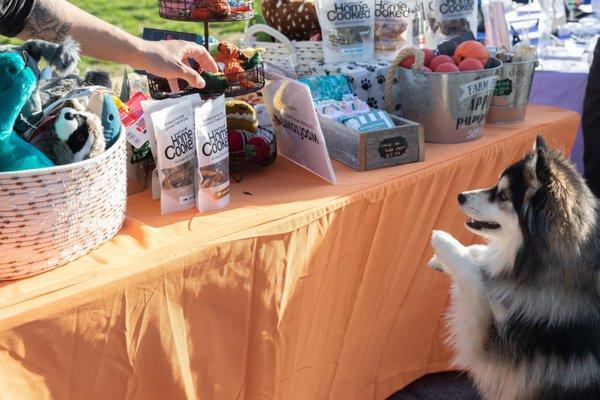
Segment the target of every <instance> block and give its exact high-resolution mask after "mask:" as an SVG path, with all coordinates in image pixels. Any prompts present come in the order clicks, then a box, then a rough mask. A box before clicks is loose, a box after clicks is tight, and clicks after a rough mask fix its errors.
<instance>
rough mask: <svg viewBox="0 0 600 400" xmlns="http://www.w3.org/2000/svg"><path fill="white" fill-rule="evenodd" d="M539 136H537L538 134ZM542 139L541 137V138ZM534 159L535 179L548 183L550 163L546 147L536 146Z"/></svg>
mask: <svg viewBox="0 0 600 400" xmlns="http://www.w3.org/2000/svg"><path fill="white" fill-rule="evenodd" d="M538 137H539V136H538ZM542 140H543V139H542ZM544 143H545V142H544ZM536 156H537V157H536V161H535V175H536V177H537V180H538V181H539V182H540V183H541V184H542V185H543V184H546V183H548V181H549V179H550V173H551V172H550V164H549V160H548V157H549V153H548V151H547V147H546V148H542V147H540V148H538V149H537V150H536Z"/></svg>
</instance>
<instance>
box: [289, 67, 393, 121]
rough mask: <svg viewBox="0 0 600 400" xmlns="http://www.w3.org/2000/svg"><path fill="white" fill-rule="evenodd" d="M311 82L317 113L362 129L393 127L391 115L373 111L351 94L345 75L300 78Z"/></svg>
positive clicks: (308, 82)
mask: <svg viewBox="0 0 600 400" xmlns="http://www.w3.org/2000/svg"><path fill="white" fill-rule="evenodd" d="M300 82H302V83H305V84H306V85H308V87H309V89H310V91H311V94H312V96H313V102H314V105H315V109H316V111H317V113H318V114H320V115H322V116H324V117H327V118H330V119H332V120H334V121H337V122H339V123H340V124H343V125H346V126H348V127H350V128H352V129H355V130H358V131H361V132H370V131H377V130H381V129H388V128H393V127H394V126H395V125H394V123H393V121H392V120H391V118H390V116H389V115H388V114H387V113H386V112H385V111H381V110H374V109H372V108H371V107H369V105H368V104H367V103H366V102H364V101H363V100H360V99H359V98H358V97H356V96H355V95H354V94H353V93H352V89H351V88H350V85H349V83H348V80H347V79H346V78H345V77H344V76H342V75H330V76H315V77H307V78H302V79H300Z"/></svg>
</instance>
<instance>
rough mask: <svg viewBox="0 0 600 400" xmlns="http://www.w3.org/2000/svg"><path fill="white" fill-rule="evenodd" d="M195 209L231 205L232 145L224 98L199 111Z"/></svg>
mask: <svg viewBox="0 0 600 400" xmlns="http://www.w3.org/2000/svg"><path fill="white" fill-rule="evenodd" d="M196 151H197V153H198V168H197V173H196V207H197V208H198V211H201V212H203V211H212V210H218V209H220V208H223V207H225V206H227V205H228V204H229V142H228V138H227V115H226V114H225V95H221V96H219V97H217V98H216V99H213V100H208V101H206V102H205V103H204V104H203V105H202V106H201V107H199V108H197V109H196Z"/></svg>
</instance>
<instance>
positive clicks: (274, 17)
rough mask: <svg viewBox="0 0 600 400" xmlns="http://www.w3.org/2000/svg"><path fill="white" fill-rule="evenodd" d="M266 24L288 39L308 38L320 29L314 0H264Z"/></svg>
mask: <svg viewBox="0 0 600 400" xmlns="http://www.w3.org/2000/svg"><path fill="white" fill-rule="evenodd" d="M262 11H263V15H264V17H265V20H266V21H267V24H268V25H270V26H271V27H273V28H275V29H277V30H278V31H279V32H281V33H283V34H284V35H285V36H286V37H287V38H288V39H290V40H310V38H311V36H313V35H314V34H316V33H319V32H320V31H321V28H320V26H319V20H318V18H317V11H316V9H315V2H314V0H264V1H263V3H262Z"/></svg>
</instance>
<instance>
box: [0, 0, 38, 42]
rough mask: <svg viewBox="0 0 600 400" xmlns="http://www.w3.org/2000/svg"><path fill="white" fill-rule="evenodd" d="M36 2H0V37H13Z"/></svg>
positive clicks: (13, 0) (21, 0)
mask: <svg viewBox="0 0 600 400" xmlns="http://www.w3.org/2000/svg"><path fill="white" fill-rule="evenodd" d="M36 1H37V0H0V35H3V36H8V37H14V36H17V35H18V34H19V33H21V31H22V30H23V28H24V27H25V22H26V21H27V18H29V15H30V14H31V11H32V10H33V6H34V5H35V3H36Z"/></svg>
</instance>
